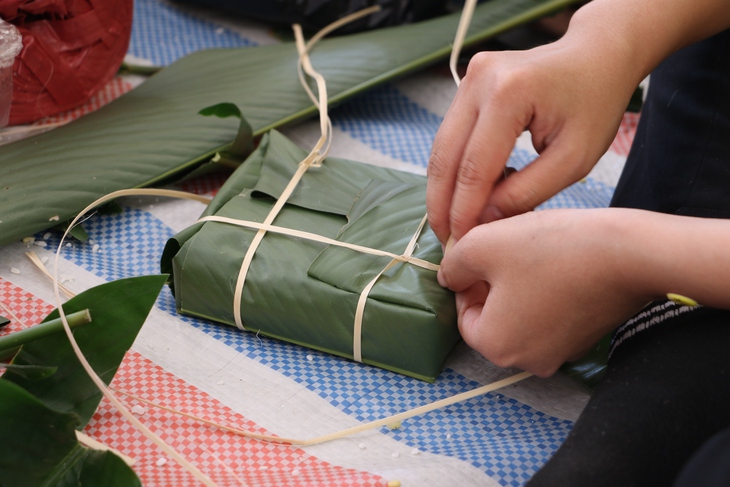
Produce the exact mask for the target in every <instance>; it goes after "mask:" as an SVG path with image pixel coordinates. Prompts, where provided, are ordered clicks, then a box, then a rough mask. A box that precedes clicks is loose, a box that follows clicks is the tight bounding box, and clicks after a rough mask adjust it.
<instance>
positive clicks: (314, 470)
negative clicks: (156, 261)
mask: <svg viewBox="0 0 730 487" xmlns="http://www.w3.org/2000/svg"><path fill="white" fill-rule="evenodd" d="M0 300H1V301H2V303H3V304H4V305H5V306H7V307H8V308H9V309H10V310H11V311H12V312H13V313H14V314H15V315H16V316H17V317H18V319H19V320H22V321H23V323H24V325H25V326H31V325H34V324H37V323H40V322H41V321H42V320H43V318H45V317H46V316H47V315H48V313H50V312H51V311H52V310H53V309H54V308H55V307H54V306H52V305H50V304H48V303H45V302H44V301H42V300H41V299H39V298H37V297H35V296H34V295H32V294H31V293H28V292H26V291H25V290H23V289H21V288H19V287H17V286H14V285H13V284H12V283H11V282H9V281H6V280H4V279H2V278H0ZM0 314H7V313H6V312H2V311H0ZM9 318H10V317H9ZM24 325H23V324H20V323H18V322H16V321H15V320H12V322H11V324H10V325H8V326H7V327H5V328H4V329H3V331H2V332H0V334H5V333H7V332H12V331H17V330H20V329H22V328H24V327H25V326H24ZM113 385H114V386H115V387H116V388H118V389H120V390H124V391H126V392H129V393H131V394H134V395H136V396H139V397H142V398H145V399H147V400H149V401H152V402H155V403H157V404H161V405H164V406H167V407H170V408H174V409H177V410H180V411H184V412H187V413H189V414H193V415H195V416H198V417H201V418H205V419H207V420H210V421H214V422H216V423H220V424H226V425H230V426H232V427H236V428H238V429H243V430H249V431H254V432H256V433H260V434H269V435H270V434H271V433H268V432H267V431H266V430H264V429H263V428H261V427H259V426H258V425H256V424H255V423H253V422H252V421H249V420H247V419H246V418H245V417H243V416H242V415H240V414H238V413H236V412H234V411H232V410H231V409H229V408H227V407H226V406H224V405H222V404H221V403H220V402H218V401H217V400H216V399H215V398H213V397H211V396H209V395H208V394H206V393H205V392H203V391H200V390H198V389H197V388H195V387H194V386H191V385H190V384H188V383H186V382H185V381H183V380H182V379H179V378H177V377H175V376H174V375H173V374H171V373H169V372H167V371H165V370H163V369H162V368H161V367H159V366H157V365H155V364H154V363H152V362H151V361H149V360H147V359H145V358H144V357H142V356H141V355H139V354H138V353H136V352H132V351H130V352H129V353H128V354H127V356H126V358H125V360H124V362H123V363H122V366H121V367H120V368H119V371H118V373H117V375H116V377H115V379H114V383H113ZM231 387H235V384H231ZM122 400H124V401H125V402H126V403H127V404H128V405H129V407H130V408H131V407H132V406H134V405H136V404H137V401H135V400H132V399H125V398H124V396H122ZM144 407H145V408H146V409H147V412H146V413H145V414H144V415H142V416H141V418H140V419H141V420H142V421H143V422H144V423H145V424H146V425H147V426H148V427H149V428H150V429H151V430H152V431H154V432H155V433H156V434H157V435H159V436H160V437H161V438H162V439H163V440H164V441H165V442H166V443H168V444H169V445H171V446H172V447H173V448H175V449H176V450H177V451H178V452H180V453H181V454H182V455H184V456H185V457H186V458H187V459H188V460H190V461H191V462H192V463H193V464H195V465H196V466H197V467H198V468H199V469H200V470H202V471H203V472H205V473H206V475H208V476H209V477H211V478H212V479H213V481H215V482H216V483H217V484H218V485H219V486H221V487H234V486H235V487H239V486H241V485H246V486H250V487H258V486H282V487H286V486H292V487H294V486H296V487H300V486H301V487H309V486H311V487H314V486H328V485H332V486H335V485H336V486H338V487H340V486H343V487H344V486H352V487H366V486H383V485H385V483H386V482H385V481H384V480H383V479H382V478H380V477H378V476H375V475H372V474H370V473H367V472H360V471H357V470H353V469H347V468H343V467H339V466H336V465H331V464H329V463H327V462H324V461H322V460H319V459H318V458H316V457H313V456H311V455H309V454H307V453H306V452H305V451H304V450H302V449H301V448H297V447H293V446H288V445H279V444H275V443H267V442H263V441H258V440H252V439H248V438H243V437H240V436H236V435H233V434H231V433H227V432H224V431H221V430H218V429H216V428H213V427H209V426H205V425H202V424H198V423H197V422H194V421H192V420H188V419H186V418H184V417H181V416H178V415H175V414H172V413H168V412H166V411H163V410H160V409H156V408H150V407H148V406H144ZM86 433H87V434H89V435H90V436H92V437H93V438H95V439H97V440H99V441H101V442H102V443H105V444H106V445H108V446H110V447H112V448H114V449H116V450H118V451H120V452H122V453H124V454H126V455H129V456H130V457H132V458H134V459H135V460H136V464H135V465H134V470H135V472H137V475H139V477H140V479H141V480H142V483H143V484H144V485H145V486H146V487H168V486H175V487H187V486H195V485H199V484H198V482H197V481H196V480H195V479H194V478H193V477H192V476H191V475H190V474H189V473H188V472H187V471H185V470H184V469H183V468H182V467H180V466H179V465H178V464H177V463H176V462H174V461H173V460H171V459H169V458H167V456H166V455H165V454H164V453H163V452H162V451H161V450H160V449H159V448H158V447H157V446H155V445H154V444H153V443H152V442H151V441H150V440H148V439H147V438H146V437H144V436H143V435H142V433H140V432H139V431H137V429H136V428H135V427H134V426H132V425H131V424H130V423H128V422H127V421H126V420H125V419H123V418H122V416H121V414H119V412H118V411H116V409H115V408H114V407H113V406H111V404H110V403H109V402H108V401H107V400H106V399H105V400H103V401H102V403H101V405H100V407H99V409H98V410H97V412H96V414H94V417H93V418H92V419H91V421H90V423H89V425H88V426H87V428H86ZM163 462H164V463H163Z"/></svg>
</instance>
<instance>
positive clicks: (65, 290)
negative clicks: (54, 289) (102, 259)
mask: <svg viewBox="0 0 730 487" xmlns="http://www.w3.org/2000/svg"><path fill="white" fill-rule="evenodd" d="M25 256H26V257H28V259H30V261H31V262H32V263H33V264H35V266H36V267H37V268H38V269H39V270H40V271H41V272H42V273H43V274H44V275H45V276H46V277H48V278H49V279H50V280H53V274H51V273H50V272H48V269H46V266H45V264H43V261H42V260H41V259H40V258H38V255H36V253H35V252H33V251H30V252H26V253H25ZM58 287H59V288H61V291H63V294H65V295H66V297H67V298H73V297H74V296H76V294H74V292H73V291H71V290H70V289H69V288H67V287H66V286H64V285H63V284H61V283H59V284H58Z"/></svg>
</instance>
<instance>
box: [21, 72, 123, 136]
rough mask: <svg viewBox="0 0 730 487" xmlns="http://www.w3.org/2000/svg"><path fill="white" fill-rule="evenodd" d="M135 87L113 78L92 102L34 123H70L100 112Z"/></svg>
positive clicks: (120, 79) (121, 79) (118, 78)
mask: <svg viewBox="0 0 730 487" xmlns="http://www.w3.org/2000/svg"><path fill="white" fill-rule="evenodd" d="M133 87H134V86H133V85H132V83H130V82H129V81H126V80H124V79H123V78H120V77H119V76H117V77H116V78H113V79H112V80H111V81H109V82H108V83H107V84H106V86H104V88H103V89H102V90H101V91H100V92H99V93H97V94H96V95H94V96H93V97H92V98H91V100H89V101H87V102H86V103H84V104H83V105H81V106H80V107H78V108H74V109H73V110H69V111H67V112H63V113H59V114H58V115H53V116H51V117H46V118H44V119H42V120H39V121H38V122H36V123H34V125H49V124H58V123H66V122H70V121H71V120H76V119H77V118H79V117H81V116H82V115H86V114H87V113H91V112H93V111H95V110H98V109H99V108H101V107H103V106H104V105H106V104H107V103H109V102H111V101H113V100H115V99H117V98H119V97H120V96H122V95H123V94H125V93H126V92H128V91H129V90H131V89H132V88H133Z"/></svg>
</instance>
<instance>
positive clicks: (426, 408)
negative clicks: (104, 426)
mask: <svg viewBox="0 0 730 487" xmlns="http://www.w3.org/2000/svg"><path fill="white" fill-rule="evenodd" d="M531 376H532V374H531V373H529V372H520V373H518V374H515V375H512V376H510V377H507V378H505V379H502V380H498V381H495V382H492V383H491V384H487V385H485V386H482V387H477V388H476V389H473V390H471V391H467V392H463V393H461V394H456V395H454V396H451V397H447V398H445V399H441V400H439V401H435V402H432V403H430V404H425V405H423V406H420V407H417V408H414V409H411V410H409V411H404V412H402V413H398V414H394V415H392V416H388V417H386V418H382V419H378V420H376V421H371V422H369V423H364V424H360V425H358V426H355V427H352V428H348V429H345V430H341V431H337V432H334V433H329V434H326V435H322V436H317V437H316V438H311V439H309V440H300V439H296V438H284V437H280V436H272V435H262V434H260V433H254V432H253V431H245V430H241V429H238V428H232V427H230V426H226V425H222V424H220V423H216V422H214V421H210V420H207V419H203V418H200V417H198V416H194V415H192V414H189V413H186V412H183V411H178V410H176V409H173V408H169V407H167V406H162V405H160V404H156V403H154V402H152V401H148V400H147V399H143V398H141V397H139V396H136V395H134V394H130V393H128V392H125V391H121V390H119V389H113V388H112V389H113V390H114V391H115V392H118V393H119V394H122V395H124V396H127V397H129V398H131V399H134V400H136V401H139V402H141V403H143V404H147V405H148V406H152V407H155V408H158V409H162V410H164V411H167V412H170V413H173V414H177V415H179V416H183V417H185V418H188V419H192V420H194V421H198V422H200V423H203V424H207V425H208V426H212V427H215V428H219V429H222V430H224V431H228V432H229V433H233V434H236V435H239V436H244V437H247V438H253V439H256V440H262V441H268V442H273V443H283V444H287V445H295V446H312V445H318V444H320V443H326V442H328V441H332V440H336V439H340V438H345V437H347V436H351V435H354V434H356V433H361V432H363V431H368V430H371V429H374V428H378V427H380V426H386V425H389V424H392V423H396V422H398V421H403V420H404V419H409V418H413V417H414V416H420V415H422V414H426V413H429V412H431V411H435V410H436V409H440V408H443V407H446V406H451V405H452V404H456V403H458V402H462V401H466V400H468V399H472V398H474V397H477V396H481V395H484V394H486V393H488V392H492V391H495V390H497V389H501V388H503V387H507V386H509V385H512V384H516V383H517V382H519V381H521V380H524V379H527V378H528V377H531Z"/></svg>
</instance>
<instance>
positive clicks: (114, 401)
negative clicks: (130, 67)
mask: <svg viewBox="0 0 730 487" xmlns="http://www.w3.org/2000/svg"><path fill="white" fill-rule="evenodd" d="M180 193H181V192H179V191H171V190H163V189H157V190H135V189H128V190H120V191H115V192H113V193H110V194H108V195H106V196H103V197H101V198H99V199H98V200H96V201H95V202H93V203H91V204H90V205H89V206H87V207H86V208H84V209H83V210H82V211H81V213H79V214H78V215H77V216H76V217H75V218H74V219H73V220H72V221H71V223H70V224H69V226H68V228H67V229H66V231H65V232H64V233H63V236H62V237H61V241H60V242H59V244H58V248H57V250H56V256H55V259H54V269H53V293H54V295H55V298H56V302H57V303H58V313H59V317H60V318H61V321H62V322H63V329H64V330H65V332H66V336H67V337H68V341H69V343H70V344H71V347H72V348H73V350H74V353H75V354H76V357H77V358H78V359H79V362H80V363H81V365H82V367H83V368H84V370H86V373H87V374H88V375H89V378H90V379H91V380H92V381H93V382H94V384H95V385H96V387H98V388H99V390H100V391H101V393H102V394H103V395H104V397H106V398H107V399H108V400H109V402H111V403H112V404H113V405H114V406H115V407H116V408H117V410H119V412H120V413H121V414H122V416H124V417H125V418H126V419H127V420H128V421H129V422H130V423H132V424H133V425H134V426H135V427H136V428H137V429H138V430H140V431H141V432H142V433H143V434H144V435H145V436H146V437H147V438H149V439H150V440H151V441H152V442H153V443H154V444H155V445H157V446H158V447H160V448H161V449H162V451H164V452H165V453H167V454H168V455H170V457H172V458H173V459H175V460H176V461H177V462H178V463H179V464H180V465H181V466H182V467H183V468H185V469H186V470H187V471H188V472H189V473H190V474H192V475H193V477H195V478H196V479H197V480H199V481H200V482H202V483H203V484H204V485H206V486H208V487H218V485H217V484H216V483H215V482H213V480H211V479H210V478H209V477H208V476H207V475H205V474H204V473H203V472H201V471H200V470H198V468H196V467H195V466H194V465H193V464H192V463H190V462H189V461H188V460H187V459H186V458H185V457H183V456H182V455H181V454H180V453H178V452H177V450H175V449H174V448H172V447H171V446H169V445H168V444H167V443H165V442H164V440H162V438H160V437H159V436H157V435H156V434H155V433H153V432H152V431H151V430H150V429H149V428H147V426H145V424H144V423H142V422H141V421H140V420H139V419H137V417H135V416H134V415H133V414H132V413H131V412H130V411H129V410H127V408H126V407H125V406H124V404H123V403H122V402H121V401H120V400H119V399H118V398H117V397H116V396H115V395H114V394H113V393H112V392H111V391H110V390H109V388H108V387H107V386H106V384H105V383H104V381H103V380H101V378H100V377H99V376H98V375H97V374H96V372H95V371H94V369H93V368H92V367H91V365H90V364H89V362H88V361H87V360H86V357H85V356H84V354H83V352H82V351H81V349H80V348H79V345H78V343H76V339H75V338H74V335H73V332H72V331H71V327H70V326H69V324H68V320H67V318H66V313H65V312H64V310H63V304H62V303H63V302H62V301H61V294H60V287H59V283H58V263H59V260H60V256H61V250H62V248H63V243H64V241H65V240H66V237H67V236H68V233H69V232H70V231H71V229H72V228H73V226H74V225H76V223H77V222H78V221H79V220H80V219H81V218H82V217H83V216H84V215H85V214H86V213H87V212H89V211H90V210H92V209H94V208H96V207H97V206H99V205H101V204H103V203H106V202H108V201H111V200H113V199H115V198H118V197H120V196H132V195H140V194H145V195H154V196H173V195H174V196H182V195H185V196H182V197H184V198H187V199H192V200H197V201H207V202H210V199H208V198H205V197H201V196H199V195H193V194H190V193H182V194H180Z"/></svg>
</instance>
